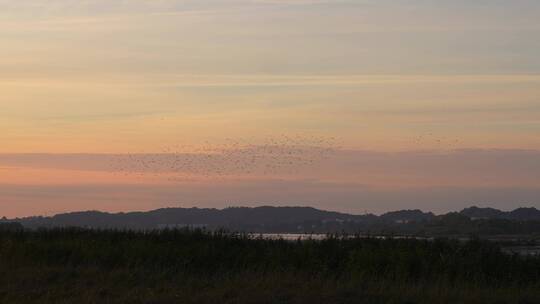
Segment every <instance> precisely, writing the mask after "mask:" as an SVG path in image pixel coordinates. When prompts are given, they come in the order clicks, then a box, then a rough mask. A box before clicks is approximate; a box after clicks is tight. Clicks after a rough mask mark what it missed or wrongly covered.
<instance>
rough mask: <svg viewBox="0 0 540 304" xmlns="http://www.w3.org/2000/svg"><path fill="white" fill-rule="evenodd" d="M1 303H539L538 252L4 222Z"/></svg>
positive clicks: (479, 245) (474, 244) (476, 244)
mask: <svg viewBox="0 0 540 304" xmlns="http://www.w3.org/2000/svg"><path fill="white" fill-rule="evenodd" d="M0 303H375V304H376V303H523V304H525V303H540V257H520V256H517V255H508V254H504V253H502V252H501V250H500V248H499V247H498V245H497V244H495V243H489V242H483V241H479V240H473V241H469V242H466V243H463V242H458V241H454V240H442V239H441V240H435V241H423V240H414V239H384V240H383V239H370V238H368V239H366V238H347V239H341V238H337V237H331V238H328V239H326V240H320V241H309V240H308V241H298V242H295V241H292V242H291V241H284V240H267V239H253V238H250V237H248V236H246V235H231V234H228V233H225V232H205V231H200V230H198V231H190V230H174V231H153V232H146V233H143V232H127V231H95V230H81V229H55V230H40V231H3V232H0Z"/></svg>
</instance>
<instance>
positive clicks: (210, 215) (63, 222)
mask: <svg viewBox="0 0 540 304" xmlns="http://www.w3.org/2000/svg"><path fill="white" fill-rule="evenodd" d="M374 218H376V216H374V215H351V214H345V213H339V212H330V211H323V210H318V209H315V208H310V207H270V206H263V207H257V208H247V207H233V208H226V209H222V210H219V209H204V208H203V209H201V208H164V209H157V210H153V211H148V212H129V213H115V214H111V213H105V212H99V211H85V212H72V213H64V214H58V215H55V216H52V217H27V218H22V219H16V221H18V222H20V223H22V224H23V225H24V226H25V227H28V228H37V227H70V226H77V227H88V228H127V229H156V228H178V227H186V226H189V227H207V228H220V227H223V228H228V229H237V230H253V231H264V230H265V229H270V230H271V231H274V230H275V231H278V230H282V229H285V228H286V229H290V228H291V227H293V228H294V227H298V226H299V225H300V226H302V225H305V224H306V223H311V222H325V223H330V222H338V223H342V222H353V223H360V222H365V221H368V220H372V219H374ZM279 227H282V228H279ZM295 229H296V228H295Z"/></svg>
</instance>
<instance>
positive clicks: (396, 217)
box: [380, 209, 435, 223]
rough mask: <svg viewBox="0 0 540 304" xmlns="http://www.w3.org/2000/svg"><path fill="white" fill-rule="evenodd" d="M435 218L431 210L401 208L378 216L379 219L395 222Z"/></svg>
mask: <svg viewBox="0 0 540 304" xmlns="http://www.w3.org/2000/svg"><path fill="white" fill-rule="evenodd" d="M434 218H435V214H433V213H431V212H423V211H422V210H418V209H415V210H401V211H392V212H387V213H385V214H383V215H381V216H380V219H382V220H386V221H391V222H395V223H409V222H415V221H429V220H433V219H434Z"/></svg>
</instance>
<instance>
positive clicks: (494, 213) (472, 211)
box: [459, 206, 505, 219]
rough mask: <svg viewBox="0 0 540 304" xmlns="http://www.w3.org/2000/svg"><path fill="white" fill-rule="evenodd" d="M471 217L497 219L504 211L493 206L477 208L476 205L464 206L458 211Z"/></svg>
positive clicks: (501, 216) (502, 216)
mask: <svg viewBox="0 0 540 304" xmlns="http://www.w3.org/2000/svg"><path fill="white" fill-rule="evenodd" d="M459 213H460V214H462V215H465V216H467V217H469V218H471V219H497V218H504V215H505V213H504V212H503V211H501V210H498V209H494V208H478V207H476V206H473V207H470V208H465V209H463V210H461V212H459Z"/></svg>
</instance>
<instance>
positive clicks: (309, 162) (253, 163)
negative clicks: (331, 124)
mask: <svg viewBox="0 0 540 304" xmlns="http://www.w3.org/2000/svg"><path fill="white" fill-rule="evenodd" d="M337 149H338V148H337V147H336V139H335V138H333V137H316V136H309V137H306V136H300V135H296V136H288V135H282V136H279V137H271V138H268V139H266V140H265V141H262V142H259V143H250V142H249V141H245V140H235V139H226V140H225V143H223V144H211V143H209V142H205V143H204V144H203V145H201V146H198V147H193V146H188V145H175V146H168V147H164V148H163V149H162V150H161V152H160V153H128V154H119V155H115V156H114V157H113V159H112V162H111V169H112V170H113V171H114V172H117V173H118V174H122V175H125V176H136V177H141V178H148V177H152V176H153V177H156V178H158V177H162V178H166V179H167V180H169V181H186V180H191V179H194V178H220V177H229V176H236V177H237V176H246V175H276V174H293V173H295V172H298V171H299V170H300V169H302V168H305V167H307V166H314V165H316V164H317V163H319V162H321V161H323V160H324V159H327V158H329V157H331V156H332V155H333V154H334V153H335V152H336V151H337Z"/></svg>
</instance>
